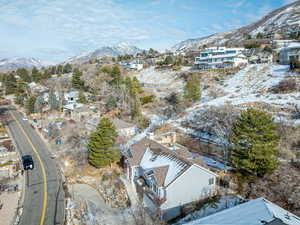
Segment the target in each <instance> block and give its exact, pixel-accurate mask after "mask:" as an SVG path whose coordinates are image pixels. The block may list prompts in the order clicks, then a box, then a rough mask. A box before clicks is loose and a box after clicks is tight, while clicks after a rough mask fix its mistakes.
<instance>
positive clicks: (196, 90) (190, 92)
mask: <svg viewBox="0 0 300 225" xmlns="http://www.w3.org/2000/svg"><path fill="white" fill-rule="evenodd" d="M184 99H185V100H186V101H189V102H196V101H199V100H200V99H201V89H200V81H199V78H198V77H197V75H193V76H192V77H191V78H190V79H189V80H188V81H187V83H186V85H185V87H184Z"/></svg>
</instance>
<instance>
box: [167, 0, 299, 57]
mask: <svg viewBox="0 0 300 225" xmlns="http://www.w3.org/2000/svg"><path fill="white" fill-rule="evenodd" d="M291 31H300V0H298V1H296V2H294V3H291V4H289V5H286V6H284V7H282V8H279V9H277V10H275V11H273V12H271V13H269V14H268V15H266V16H265V17H263V18H262V19H260V20H259V21H257V22H256V23H253V24H250V25H248V26H245V27H242V28H239V29H235V30H232V31H228V32H223V33H216V34H213V35H210V36H207V37H202V38H197V39H189V40H186V41H183V42H180V43H178V44H176V45H175V46H173V47H172V48H171V51H173V52H175V51H188V50H195V49H198V48H199V47H201V46H203V45H224V44H225V43H236V42H240V41H242V40H243V39H244V37H245V35H246V34H250V35H251V36H252V37H253V36H255V35H257V34H258V33H263V34H266V35H268V36H269V37H272V36H274V34H281V35H282V36H283V37H284V36H286V35H287V34H288V33H289V32H291Z"/></svg>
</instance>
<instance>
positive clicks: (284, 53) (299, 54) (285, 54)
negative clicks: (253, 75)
mask: <svg viewBox="0 0 300 225" xmlns="http://www.w3.org/2000/svg"><path fill="white" fill-rule="evenodd" d="M299 60H300V42H299V43H292V44H290V45H288V46H287V47H284V48H282V49H281V50H280V54H279V61H280V63H281V64H284V65H288V64H290V62H292V61H299Z"/></svg>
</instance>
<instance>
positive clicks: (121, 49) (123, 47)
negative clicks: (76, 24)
mask: <svg viewBox="0 0 300 225" xmlns="http://www.w3.org/2000/svg"><path fill="white" fill-rule="evenodd" d="M142 51H143V50H141V49H139V48H137V47H136V46H132V45H129V44H127V43H120V44H118V45H116V46H104V47H101V48H99V49H97V50H95V51H93V52H89V53H83V54H81V55H78V56H75V57H72V58H70V59H68V60H67V61H66V62H69V63H75V62H86V61H88V60H90V59H99V58H101V57H103V56H108V57H117V56H120V55H136V54H137V53H140V52H142Z"/></svg>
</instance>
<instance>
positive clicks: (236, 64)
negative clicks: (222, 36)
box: [234, 57, 248, 66]
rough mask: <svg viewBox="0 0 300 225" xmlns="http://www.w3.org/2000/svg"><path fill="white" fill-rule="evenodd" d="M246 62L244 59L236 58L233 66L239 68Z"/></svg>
mask: <svg viewBox="0 0 300 225" xmlns="http://www.w3.org/2000/svg"><path fill="white" fill-rule="evenodd" d="M247 63H248V60H247V59H246V57H237V58H235V59H234V66H240V65H242V64H247Z"/></svg>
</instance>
